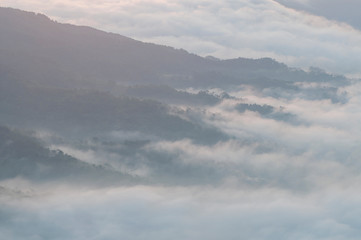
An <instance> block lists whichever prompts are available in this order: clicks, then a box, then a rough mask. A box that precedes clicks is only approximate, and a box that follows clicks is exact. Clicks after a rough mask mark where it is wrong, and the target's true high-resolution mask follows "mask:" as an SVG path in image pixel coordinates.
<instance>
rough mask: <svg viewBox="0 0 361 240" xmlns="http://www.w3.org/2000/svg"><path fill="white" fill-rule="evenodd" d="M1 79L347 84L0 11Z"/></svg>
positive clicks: (87, 84)
mask: <svg viewBox="0 0 361 240" xmlns="http://www.w3.org/2000/svg"><path fill="white" fill-rule="evenodd" d="M0 32H1V34H0V73H1V75H2V76H7V77H9V78H13V79H20V80H26V81H28V82H33V83H38V84H42V85H46V86H51V87H55V86H56V87H65V88H91V89H97V90H109V89H113V90H114V89H116V88H117V86H118V85H119V84H121V85H135V84H165V85H168V86H171V87H178V88H179V87H203V88H204V87H218V88H228V87H232V86H238V85H241V84H246V85H254V86H255V87H257V88H259V87H261V88H262V87H268V86H269V83H268V81H270V82H271V83H272V84H275V80H277V86H278V87H284V88H289V87H290V85H292V83H293V82H295V81H328V82H330V81H332V82H336V83H338V84H341V85H342V84H345V83H346V82H347V81H346V79H345V78H344V77H342V76H331V75H327V74H321V75H320V74H318V75H317V76H316V75H315V74H309V73H306V72H304V71H302V70H295V69H290V68H288V67H287V66H286V65H284V64H281V63H278V62H276V61H274V60H272V59H269V58H263V59H255V60H254V59H245V58H238V59H232V60H214V58H212V57H206V58H202V57H200V56H197V55H194V54H190V53H188V52H186V51H184V50H181V49H174V48H172V47H166V46H160V45H156V44H151V43H143V42H140V41H136V40H133V39H130V38H127V37H124V36H121V35H118V34H113V33H106V32H103V31H99V30H96V29H93V28H90V27H83V26H74V25H70V24H61V23H57V22H55V21H52V20H50V19H49V18H48V17H46V16H44V15H42V14H35V13H31V12H25V11H21V10H15V9H11V8H0Z"/></svg>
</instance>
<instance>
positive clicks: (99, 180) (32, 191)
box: [0, 8, 361, 240]
mask: <svg viewBox="0 0 361 240" xmlns="http://www.w3.org/2000/svg"><path fill="white" fill-rule="evenodd" d="M0 13H2V14H0V17H2V18H3V19H6V20H7V21H8V22H7V24H2V23H1V22H0V28H1V29H2V30H4V31H6V32H7V33H8V34H7V35H6V36H4V35H0V40H4V41H0V51H2V52H3V53H6V54H3V55H0V70H1V72H0V73H1V78H0V113H1V117H0V238H1V239H14V240H17V239H19V240H20V239H24V238H26V239H81V240H82V239H123V238H124V239H255V240H256V239H277V240H278V239H335V240H341V239H348V240H349V239H358V238H359V236H360V229H361V228H360V221H359V220H358V219H359V215H360V213H359V210H358V209H360V200H361V195H360V194H359V191H358V190H359V183H360V181H361V174H360V172H361V164H360V161H359V158H360V155H361V150H360V149H361V127H360V124H359V123H360V120H361V109H360V106H361V84H360V83H359V80H356V79H349V78H347V77H345V76H342V75H337V74H331V73H326V72H325V71H323V70H322V69H318V68H315V67H312V68H310V69H309V70H308V71H304V70H301V69H298V68H291V67H289V66H287V65H285V64H283V63H280V62H277V61H275V60H273V59H269V58H262V59H246V58H237V59H230V60H219V59H215V58H203V57H200V56H197V55H194V54H190V53H187V52H185V51H184V50H177V49H174V48H171V47H165V46H158V45H155V44H146V43H142V42H138V41H135V40H132V39H130V38H126V37H122V36H119V35H113V34H109V33H105V32H101V31H98V30H95V29H90V28H86V27H76V26H72V25H63V24H60V23H56V22H54V21H51V20H50V19H48V18H46V17H44V16H43V15H36V14H33V13H26V12H22V11H18V10H13V9H3V8H0ZM15 19H16V21H9V20H15ZM29 22H31V23H32V24H30V25H28V26H27V25H26V24H27V23H29ZM11 26H16V27H13V28H12V27H11ZM26 26H27V27H29V26H32V27H31V28H27V27H26ZM49 26H51V27H49ZM18 27H21V28H18ZM15 29H17V30H15ZM34 31H38V32H37V34H34ZM49 31H50V32H51V31H53V32H52V33H53V34H57V35H58V36H60V35H61V34H63V35H64V39H67V40H66V41H61V42H57V41H54V39H53V38H52V37H53V36H54V35H52V34H49ZM20 33H21V34H23V38H19V34H20ZM24 33H26V34H24ZM60 33H61V34H60ZM21 34H20V35H21ZM85 39H86V41H85ZM13 40H14V41H13ZM15 40H17V41H19V42H18V43H19V44H18V45H17V44H14V43H15ZM39 41H40V42H42V41H43V42H46V43H48V44H49V45H48V47H49V48H48V49H46V48H43V47H42V45H41V44H39ZM82 41H84V42H86V43H87V44H84V45H81V44H80V45H81V47H79V46H80V45H79V43H81V42H82ZM99 43H104V46H106V47H104V49H102V50H101V51H100V49H99V48H96V47H95V46H97V44H99ZM29 47H31V49H32V50H31V51H30V50H29ZM74 49H76V50H77V52H74ZM33 50H34V51H33ZM35 50H36V51H35ZM99 52H101V53H102V54H100V55H99V56H98V57H97V58H95V57H94V56H97V54H98V53H99ZM24 54H25V55H24ZM26 54H27V55H26ZM108 54H109V55H108ZM23 56H24V57H23ZM91 56H93V57H91ZM108 56H112V57H109V58H108ZM72 57H76V58H75V59H74V58H72ZM29 59H32V61H29ZM84 59H85V60H86V61H87V62H86V64H84V62H83V61H80V60H84ZM139 59H141V60H139ZM138 60H139V61H138ZM14 63H18V65H13V64H14ZM44 64H45V65H44ZM39 66H42V67H39ZM63 67H64V68H63ZM95 68H96V70H94V69H95Z"/></svg>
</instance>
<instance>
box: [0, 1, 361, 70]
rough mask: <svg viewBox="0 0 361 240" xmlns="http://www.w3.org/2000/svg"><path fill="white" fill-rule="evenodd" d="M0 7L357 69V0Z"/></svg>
mask: <svg viewBox="0 0 361 240" xmlns="http://www.w3.org/2000/svg"><path fill="white" fill-rule="evenodd" d="M282 4H283V5H282ZM0 5H1V6H4V7H14V8H20V9H23V10H28V11H35V12H41V13H44V14H46V15H48V16H50V17H51V18H53V19H56V20H58V21H60V22H69V23H74V24H80V25H90V26H93V27H96V28H99V29H102V30H106V31H112V32H116V33H119V34H122V35H125V36H129V37H133V38H135V39H138V40H142V41H149V42H154V43H159V44H163V45H170V46H173V47H176V48H184V49H186V50H187V51H190V52H193V53H196V54H199V55H202V56H206V55H213V56H216V57H219V58H235V57H239V56H241V57H251V58H259V57H272V58H275V59H277V60H279V61H282V62H285V63H287V64H289V65H290V66H295V67H302V68H308V67H309V66H310V65H312V66H317V67H320V68H323V69H325V70H327V71H329V72H333V73H342V74H347V75H350V76H352V75H356V76H360V75H361V71H360V69H359V63H360V62H361V57H360V56H361V46H360V44H359V43H360V42H361V32H360V28H361V26H360V24H359V22H360V21H359V20H360V17H359V14H358V11H357V10H358V9H360V7H361V2H360V1H357V0H347V1H341V0H332V1H326V0H313V1H309V0H290V1H285V0H277V1H273V0H237V1H235V0H226V1H217V0H207V1H205V0H192V1H190V0H122V1H118V0H106V1H99V0H88V1H87V0H75V1H69V0H62V1H59V0H49V1H43V0H21V1H20V0H2V1H0ZM286 6H287V7H286ZM306 11H307V12H306Z"/></svg>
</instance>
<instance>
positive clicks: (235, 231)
mask: <svg viewBox="0 0 361 240" xmlns="http://www.w3.org/2000/svg"><path fill="white" fill-rule="evenodd" d="M45 190H46V189H44V188H43V189H37V191H38V193H41V194H42V196H41V201H39V196H33V197H30V198H29V197H28V198H24V199H21V200H19V199H18V200H15V201H12V202H5V203H4V202H3V200H2V199H0V201H1V207H0V213H1V215H0V216H1V217H0V223H1V224H0V237H1V238H4V239H10V238H11V239H14V240H17V239H24V238H26V239H64V238H66V239H75V240H82V239H119V238H127V239H170V238H172V239H200V238H202V239H204V238H206V239H214V240H215V239H220V238H225V239H334V240H344V239H358V237H359V235H360V226H359V220H358V219H359V214H360V213H359V212H358V211H357V210H356V209H357V208H358V205H359V202H360V200H361V199H360V194H358V193H357V192H354V191H350V190H348V189H343V190H340V189H338V190H337V191H336V192H333V194H332V195H331V196H330V195H329V193H327V192H318V193H313V194H308V195H298V196H297V197H296V196H293V195H290V194H288V193H286V192H282V191H278V190H265V191H244V190H235V189H231V188H223V189H212V188H209V189H199V188H193V189H189V188H188V189H185V188H163V187H152V188H149V187H141V186H139V187H133V188H112V189H103V190H91V191H86V190H85V191H78V190H77V191H74V190H71V189H67V190H64V189H63V190H61V189H58V191H57V194H44V191H45Z"/></svg>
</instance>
